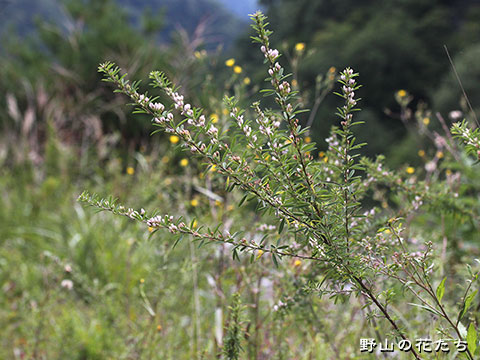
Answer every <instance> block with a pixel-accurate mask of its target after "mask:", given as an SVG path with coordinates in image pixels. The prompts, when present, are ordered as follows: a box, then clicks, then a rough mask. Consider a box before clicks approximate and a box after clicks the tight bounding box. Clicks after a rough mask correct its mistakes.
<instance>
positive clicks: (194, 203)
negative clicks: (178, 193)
mask: <svg viewBox="0 0 480 360" xmlns="http://www.w3.org/2000/svg"><path fill="white" fill-rule="evenodd" d="M190 205H192V206H193V207H197V206H198V200H197V199H192V200H191V201H190Z"/></svg>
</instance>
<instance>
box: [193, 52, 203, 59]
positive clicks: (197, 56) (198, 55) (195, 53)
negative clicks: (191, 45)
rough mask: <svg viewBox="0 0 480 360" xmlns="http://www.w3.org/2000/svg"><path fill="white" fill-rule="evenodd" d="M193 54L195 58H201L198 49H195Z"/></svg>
mask: <svg viewBox="0 0 480 360" xmlns="http://www.w3.org/2000/svg"><path fill="white" fill-rule="evenodd" d="M193 55H194V56H195V57H196V58H197V59H201V58H202V53H201V52H200V51H195V52H194V53H193Z"/></svg>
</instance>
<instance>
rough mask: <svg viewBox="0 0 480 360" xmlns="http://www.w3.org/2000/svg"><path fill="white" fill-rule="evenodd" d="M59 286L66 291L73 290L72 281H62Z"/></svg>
mask: <svg viewBox="0 0 480 360" xmlns="http://www.w3.org/2000/svg"><path fill="white" fill-rule="evenodd" d="M60 285H61V286H62V287H63V288H65V289H67V290H72V289H73V281H72V280H68V279H64V280H62V282H61V283H60Z"/></svg>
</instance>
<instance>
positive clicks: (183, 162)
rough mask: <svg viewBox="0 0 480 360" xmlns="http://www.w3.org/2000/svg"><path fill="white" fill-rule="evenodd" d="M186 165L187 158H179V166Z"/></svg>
mask: <svg viewBox="0 0 480 360" xmlns="http://www.w3.org/2000/svg"><path fill="white" fill-rule="evenodd" d="M187 165H188V159H182V160H180V166H183V167H185V166H187Z"/></svg>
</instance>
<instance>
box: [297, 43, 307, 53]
mask: <svg viewBox="0 0 480 360" xmlns="http://www.w3.org/2000/svg"><path fill="white" fill-rule="evenodd" d="M295 50H296V51H298V52H302V51H303V50H305V43H303V42H299V43H297V44H295Z"/></svg>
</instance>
